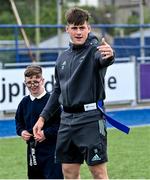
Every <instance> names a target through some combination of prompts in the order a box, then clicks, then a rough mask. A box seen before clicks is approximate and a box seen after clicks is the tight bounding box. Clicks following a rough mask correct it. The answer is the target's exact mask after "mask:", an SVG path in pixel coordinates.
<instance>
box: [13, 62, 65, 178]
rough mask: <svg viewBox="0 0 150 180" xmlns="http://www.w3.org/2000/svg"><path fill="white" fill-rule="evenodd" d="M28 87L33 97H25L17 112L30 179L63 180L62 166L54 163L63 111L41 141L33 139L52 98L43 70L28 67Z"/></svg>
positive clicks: (26, 78)
mask: <svg viewBox="0 0 150 180" xmlns="http://www.w3.org/2000/svg"><path fill="white" fill-rule="evenodd" d="M24 76H25V85H26V87H27V88H28V90H29V92H30V95H28V96H25V97H24V98H23V99H22V100H21V102H20V104H19V106H18V109H17V112H16V116H15V119H16V131H17V134H18V135H19V136H21V137H22V139H23V140H24V141H26V142H27V165H28V178H29V179H63V175H62V170H61V165H60V164H55V163H54V153H55V146H56V138H57V131H58V128H59V123H60V109H58V110H57V112H56V113H55V114H54V115H53V116H52V117H51V118H50V121H48V122H47V123H45V126H44V127H43V129H42V131H41V133H40V138H39V140H38V141H37V140H35V139H34V137H33V131H32V128H33V126H34V124H35V123H36V121H37V119H38V117H39V115H40V113H41V111H42V110H43V108H44V106H45V105H46V103H47V100H48V99H49V97H50V94H49V93H47V92H46V91H45V88H44V79H43V76H42V68H41V67H40V66H37V65H31V66H28V67H27V68H26V70H25V72H24Z"/></svg>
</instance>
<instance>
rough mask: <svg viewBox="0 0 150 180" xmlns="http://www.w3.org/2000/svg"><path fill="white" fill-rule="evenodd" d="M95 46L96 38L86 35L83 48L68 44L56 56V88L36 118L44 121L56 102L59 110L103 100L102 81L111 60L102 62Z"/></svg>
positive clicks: (96, 44)
mask: <svg viewBox="0 0 150 180" xmlns="http://www.w3.org/2000/svg"><path fill="white" fill-rule="evenodd" d="M99 44H100V43H99V42H98V40H97V38H96V37H95V36H94V35H93V34H92V35H91V34H89V37H88V38H87V40H86V42H85V43H84V44H83V45H80V46H76V45H73V44H71V43H70V48H69V49H67V50H66V51H64V52H63V53H62V54H61V55H60V56H59V58H58V59H57V62H56V67H55V79H56V84H55V87H54V90H53V93H52V96H51V98H50V99H49V101H48V103H47V106H46V107H45V108H44V110H43V111H42V113H41V115H40V116H42V117H44V118H45V120H46V121H47V120H48V118H49V117H50V116H51V115H52V114H53V112H54V111H55V109H56V107H55V101H57V99H58V98H59V102H60V104H62V106H64V107H72V108H73V107H78V106H82V105H84V104H88V103H94V102H98V100H103V99H105V87H104V77H105V74H106V69H107V67H108V66H109V65H111V64H112V63H113V62H114V57H113V58H112V59H102V57H101V53H100V52H99V51H98V50H97V46H98V45H99Z"/></svg>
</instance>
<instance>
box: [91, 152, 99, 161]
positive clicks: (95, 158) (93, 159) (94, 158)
mask: <svg viewBox="0 0 150 180" xmlns="http://www.w3.org/2000/svg"><path fill="white" fill-rule="evenodd" d="M98 160H101V157H99V156H98V155H97V154H95V156H94V157H93V158H92V159H91V161H98Z"/></svg>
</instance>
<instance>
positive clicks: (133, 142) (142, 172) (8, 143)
mask: <svg viewBox="0 0 150 180" xmlns="http://www.w3.org/2000/svg"><path fill="white" fill-rule="evenodd" d="M149 139H150V126H147V127H139V128H132V129H131V132H130V134H129V135H126V134H124V133H122V132H120V131H117V130H116V129H111V130H108V156H109V162H108V173H109V178H110V179H149V177H150V166H149V157H150V151H149V149H150V143H149ZM25 178H27V176H26V144H25V143H24V142H23V140H22V139H20V138H14V139H0V179H25ZM81 178H82V179H92V177H91V174H90V172H89V170H88V167H87V166H86V165H85V164H84V165H82V167H81Z"/></svg>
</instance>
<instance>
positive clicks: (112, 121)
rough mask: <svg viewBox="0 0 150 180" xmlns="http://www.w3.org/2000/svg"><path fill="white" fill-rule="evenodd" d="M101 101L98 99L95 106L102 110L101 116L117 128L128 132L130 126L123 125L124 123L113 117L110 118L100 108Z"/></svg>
mask: <svg viewBox="0 0 150 180" xmlns="http://www.w3.org/2000/svg"><path fill="white" fill-rule="evenodd" d="M102 105H103V102H102V101H101V100H99V101H98V103H97V106H98V108H99V110H100V111H101V112H102V114H103V116H104V117H105V118H106V120H107V121H108V122H109V123H110V124H111V125H112V126H114V127H115V128H117V129H119V130H120V131H123V132H124V133H126V134H128V133H129V131H130V128H129V127H127V126H125V125H124V124H122V123H120V122H118V121H116V120H114V119H113V118H111V117H110V116H108V115H107V114H106V113H105V112H104V110H103V108H102Z"/></svg>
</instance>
